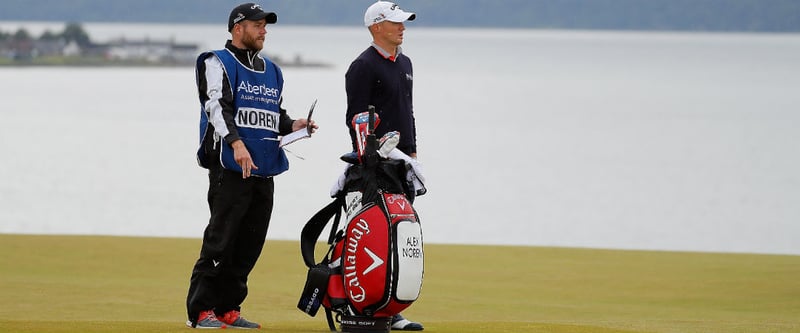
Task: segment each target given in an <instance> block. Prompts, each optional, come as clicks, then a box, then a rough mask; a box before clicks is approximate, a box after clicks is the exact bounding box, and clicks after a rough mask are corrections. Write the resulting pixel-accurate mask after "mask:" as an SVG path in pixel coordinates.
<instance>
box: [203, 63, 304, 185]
mask: <svg viewBox="0 0 800 333" xmlns="http://www.w3.org/2000/svg"><path fill="white" fill-rule="evenodd" d="M212 53H214V54H215V55H216V56H217V58H219V60H220V62H222V64H223V66H224V68H225V73H226V76H227V77H228V81H229V83H230V86H231V89H232V90H233V91H232V92H231V93H232V95H233V99H234V100H233V105H235V107H236V110H235V114H234V119H233V120H234V122H235V123H236V130H237V131H238V134H239V138H241V140H242V142H243V143H244V145H245V146H246V147H247V150H248V151H249V152H250V157H251V158H252V159H253V163H254V164H255V165H256V166H257V167H258V169H257V170H255V169H254V170H253V171H252V173H253V174H254V175H256V176H262V177H271V176H275V175H278V174H280V173H282V172H284V171H286V170H288V169H289V160H288V159H287V158H286V154H285V153H284V151H283V149H281V148H279V147H278V143H279V141H278V137H279V128H280V126H279V123H280V105H279V100H280V96H281V92H282V90H283V76H282V74H281V72H280V69H278V67H277V66H276V65H274V64H273V63H272V62H271V61H269V59H267V58H263V59H264V63H265V64H264V71H263V72H258V71H254V70H252V69H250V68H247V67H246V66H244V65H242V64H241V63H240V62H239V61H238V60H237V59H236V57H234V56H233V54H231V53H230V51H228V50H225V49H223V50H216V51H212ZM207 55H208V53H204V54H202V55H200V57H199V58H198V63H199V62H200V61H205V60H204V59H205V57H206V56H207ZM201 108H204V106H201ZM207 129H208V114H207V113H206V111H205V110H201V116H200V135H201V138H200V140H201V144H202V140H203V136H204V135H205V132H206V130H207ZM220 146H221V148H222V149H221V151H220V156H219V158H220V163H221V164H222V167H223V168H225V169H228V170H231V171H235V172H242V168H241V167H240V166H239V164H237V163H236V161H235V160H234V158H233V157H234V156H233V148H232V147H231V146H230V145H229V144H228V143H226V142H224V140H223V141H222V143H221V144H220ZM201 150H202V148H201Z"/></svg>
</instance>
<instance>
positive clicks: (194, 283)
mask: <svg viewBox="0 0 800 333" xmlns="http://www.w3.org/2000/svg"><path fill="white" fill-rule="evenodd" d="M273 191H274V183H273V180H272V178H261V177H250V178H247V179H242V174H241V173H236V172H232V171H228V170H223V169H222V168H221V167H219V166H212V167H211V169H210V171H209V188H208V205H209V209H210V211H211V218H210V220H209V223H208V226H207V227H206V230H205V233H204V235H203V246H202V248H201V249H200V258H199V259H198V260H197V263H195V265H194V270H193V271H192V277H191V282H190V285H189V294H188V295H187V297H186V310H187V312H188V315H189V320H191V321H192V322H193V323H196V322H197V317H198V313H199V312H200V311H206V310H212V309H213V310H214V311H215V312H216V313H217V314H219V315H222V314H224V313H225V312H228V311H230V310H237V311H238V310H240V307H239V306H240V305H241V304H242V302H243V301H244V299H245V297H247V276H248V275H249V274H250V271H252V270H253V267H254V266H255V264H256V261H257V260H258V257H259V256H260V255H261V249H262V248H263V247H264V240H265V238H266V235H267V228H268V227H269V221H270V216H271V215H272V202H273Z"/></svg>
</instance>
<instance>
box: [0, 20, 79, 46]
mask: <svg viewBox="0 0 800 333" xmlns="http://www.w3.org/2000/svg"><path fill="white" fill-rule="evenodd" d="M32 40H41V41H54V40H64V41H65V42H67V43H69V42H75V43H77V44H78V45H79V46H81V47H85V46H90V45H92V41H91V39H90V38H89V34H88V33H87V32H86V30H84V29H83V26H82V25H81V24H80V23H75V22H71V23H67V24H66V25H65V26H64V29H63V30H62V31H60V32H53V31H50V30H49V29H48V30H45V31H44V32H43V33H42V34H41V35H40V36H39V37H38V38H37V37H34V36H32V35H31V33H30V32H28V30H27V29H25V28H24V27H22V28H19V29H17V31H15V32H5V31H0V42H1V41H17V42H24V41H32Z"/></svg>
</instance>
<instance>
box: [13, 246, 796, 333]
mask: <svg viewBox="0 0 800 333" xmlns="http://www.w3.org/2000/svg"><path fill="white" fill-rule="evenodd" d="M200 242H201V241H200V240H199V239H174V238H137V237H99V236H28V235H3V234H0V253H2V256H0V332H3V333H6V332H187V330H188V329H187V328H185V327H184V322H185V320H186V319H185V318H186V314H185V312H184V311H185V310H184V301H185V296H186V290H187V287H188V282H189V275H190V273H191V269H192V266H193V264H194V261H195V260H196V259H197V258H196V256H197V254H198V252H199V249H200ZM318 252H319V251H318ZM425 256H426V258H425V281H424V286H423V290H422V294H421V297H420V299H419V300H418V301H417V302H416V303H415V304H413V305H412V306H411V307H410V308H409V309H408V310H406V311H405V312H404V314H405V315H406V316H407V317H408V318H410V319H413V320H416V321H421V322H422V323H423V324H424V325H425V331H426V332H445V333H457V332H459V333H460V332H557V333H566V332H726V333H727V332H800V256H780V255H751V254H716V253H681V252H655V251H612V250H593V249H570V248H544V247H510V246H463V245H430V244H429V245H426V246H425ZM305 274H306V269H305V266H303V263H302V259H301V256H300V250H299V244H298V242H293V241H268V242H267V245H266V247H265V248H264V252H263V254H262V257H261V259H260V261H259V263H258V265H256V268H255V270H254V272H253V274H252V275H251V276H250V283H249V286H250V295H249V296H248V299H247V300H246V302H245V304H244V305H243V309H242V313H243V315H244V316H245V317H247V318H248V319H250V320H253V321H258V322H261V323H262V324H263V326H264V329H263V331H266V332H327V331H328V328H327V324H326V323H325V319H324V315H318V316H317V317H316V318H311V317H308V316H307V315H305V314H304V313H302V312H300V311H299V310H297V309H296V308H295V305H296V304H297V300H298V297H299V295H300V291H301V290H302V287H303V283H304V282H305Z"/></svg>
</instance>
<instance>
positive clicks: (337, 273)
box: [297, 119, 424, 332]
mask: <svg viewBox="0 0 800 333" xmlns="http://www.w3.org/2000/svg"><path fill="white" fill-rule="evenodd" d="M370 123H373V120H372V119H370ZM369 132H370V133H371V132H372V130H371V128H370V130H369ZM365 141H366V147H365V149H364V153H363V155H362V154H359V155H362V156H359V159H360V161H361V163H360V164H355V165H352V166H350V167H349V168H348V169H347V171H346V173H345V179H346V180H345V182H344V184H345V185H344V187H343V189H342V190H341V191H340V192H339V193H338V194H337V195H336V197H335V199H334V201H333V202H331V203H330V204H328V205H327V206H326V207H324V208H322V210H320V211H319V212H317V213H316V214H315V215H314V216H313V217H312V218H311V219H310V220H309V221H308V223H306V225H305V227H304V228H303V231H302V234H301V237H300V247H301V253H302V255H303V260H304V262H305V264H306V266H308V267H309V270H308V277H307V280H306V284H305V287H304V290H303V293H302V294H301V297H300V300H299V302H298V305H297V307H298V308H299V309H300V310H301V311H303V312H305V313H307V314H309V315H310V316H315V315H316V313H317V311H318V309H319V307H320V306H323V307H324V308H325V312H326V317H327V320H328V326H329V327H330V329H331V330H332V331H336V326H335V323H334V313H335V315H336V319H335V320H336V321H338V322H339V323H340V324H341V328H342V331H347V332H388V331H389V325H390V321H391V318H392V316H393V315H395V314H397V313H400V312H401V311H402V310H404V309H406V308H407V307H408V306H410V305H411V304H412V303H413V302H414V301H415V300H416V299H417V298H418V297H419V293H420V289H421V287H422V277H423V258H424V256H423V248H422V228H421V225H420V222H419V218H418V215H417V213H416V211H415V210H414V208H413V207H412V205H411V202H410V201H409V199H408V197H407V195H408V194H409V193H410V191H413V188H411V187H410V186H411V185H410V184H409V183H408V182H407V181H406V177H405V175H406V173H407V169H406V164H405V163H404V162H403V161H399V160H384V159H380V160H379V158H378V156H377V153H376V145H377V143H376V140H375V138H374V135H372V134H369V135H368V137H367V140H365ZM411 195H413V194H411ZM343 211H344V212H345V221H346V223H345V224H344V226H343V227H342V228H341V229H340V228H339V222H340V220H341V217H342V212H343ZM331 220H332V221H333V224H332V226H331V229H330V235H329V237H328V247H329V248H328V252H327V253H326V254H325V256H324V258H323V259H322V261H321V262H319V263H317V262H316V259H315V256H314V250H315V247H316V243H317V240H318V238H319V236H320V234H321V233H322V230H323V229H324V228H325V227H326V225H327V224H328V222H329V221H331Z"/></svg>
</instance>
